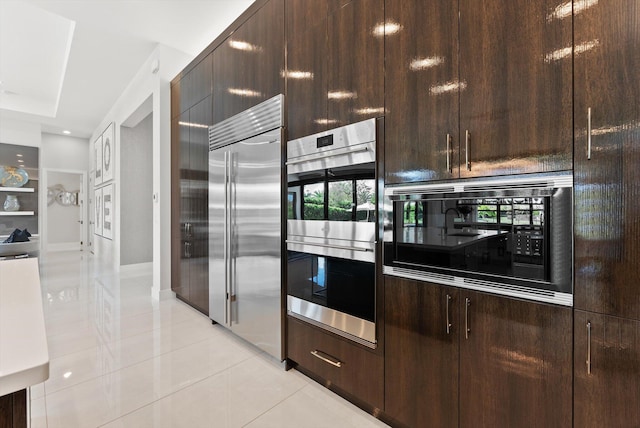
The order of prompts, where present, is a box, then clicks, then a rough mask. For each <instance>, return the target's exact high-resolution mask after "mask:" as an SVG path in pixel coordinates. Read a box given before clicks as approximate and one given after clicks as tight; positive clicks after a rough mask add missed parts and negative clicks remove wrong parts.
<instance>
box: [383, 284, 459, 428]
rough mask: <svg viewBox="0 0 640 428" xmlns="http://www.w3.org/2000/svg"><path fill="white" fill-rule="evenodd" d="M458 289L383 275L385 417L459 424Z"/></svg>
mask: <svg viewBox="0 0 640 428" xmlns="http://www.w3.org/2000/svg"><path fill="white" fill-rule="evenodd" d="M459 305H460V302H459V290H456V289H453V288H450V287H442V286H438V285H435V284H426V283H420V282H417V281H411V280H405V279H400V278H395V277H390V276H387V277H385V306H386V308H385V372H384V376H385V413H386V414H387V415H388V416H390V417H391V418H393V420H394V422H396V423H398V425H404V426H408V427H423V426H434V427H442V428H445V427H457V426H458V363H459V361H458V352H459V349H458V347H459V343H458V336H459V331H460V325H459V323H458V307H459Z"/></svg>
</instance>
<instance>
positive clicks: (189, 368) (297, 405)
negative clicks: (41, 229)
mask: <svg viewBox="0 0 640 428" xmlns="http://www.w3.org/2000/svg"><path fill="white" fill-rule="evenodd" d="M40 276H41V278H42V290H43V300H44V311H45V321H46V327H47V336H48V342H49V357H50V359H51V363H50V377H49V380H47V381H46V382H44V383H43V384H40V385H36V386H34V387H32V388H31V423H32V425H31V426H32V427H33V428H42V427H48V428H74V427H80V428H91V427H109V428H122V427H126V428H129V427H135V428H144V427H172V428H173V427H185V428H186V427H188V428H197V427H215V428H226V427H251V428H258V427H274V428H276V427H277V428H287V427H295V428H307V427H308V428H321V427H327V428H329V427H330V428H336V427H340V428H342V427H361V428H367V427H386V425H385V424H383V423H382V422H380V421H378V420H376V419H375V418H373V417H372V416H370V415H368V414H367V413H365V412H363V411H361V410H360V409H358V408H357V407H355V406H353V405H352V404H350V403H349V402H347V401H345V400H343V399H342V398H340V397H339V396H337V395H335V394H333V393H332V392H330V391H328V390H327V389H325V388H324V387H322V386H320V385H318V384H317V383H315V382H313V381H311V380H310V379H308V378H307V377H305V376H303V375H302V374H300V373H298V372H296V371H295V370H290V371H288V372H286V371H284V369H283V366H282V365H281V364H280V363H278V362H277V361H275V360H273V359H272V358H271V357H269V356H267V355H265V354H263V353H261V352H260V351H259V350H258V349H256V348H254V347H252V346H250V345H248V344H247V343H245V342H244V341H242V340H241V339H238V338H237V337H235V336H234V335H232V334H231V333H229V332H228V331H227V330H225V329H224V328H222V327H220V326H218V325H215V326H214V325H212V324H211V322H210V320H209V319H208V318H207V317H205V316H204V315H202V314H200V313H199V312H197V311H196V310H194V309H192V308H191V307H189V306H188V305H186V304H184V303H182V302H180V301H177V300H175V299H170V300H164V301H160V302H158V301H156V300H153V299H152V298H151V293H150V291H151V276H150V275H141V274H137V275H136V274H133V273H129V274H127V273H117V272H115V271H114V270H113V269H110V268H108V267H106V266H104V265H102V264H101V263H100V261H99V259H98V258H94V257H93V256H92V255H89V254H88V253H81V252H58V253H49V254H43V256H42V257H41V261H40Z"/></svg>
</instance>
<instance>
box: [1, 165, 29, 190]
mask: <svg viewBox="0 0 640 428" xmlns="http://www.w3.org/2000/svg"><path fill="white" fill-rule="evenodd" d="M27 181H29V174H27V171H25V170H24V169H22V168H19V167H15V166H1V165H0V186H2V187H22V186H24V185H25V184H27Z"/></svg>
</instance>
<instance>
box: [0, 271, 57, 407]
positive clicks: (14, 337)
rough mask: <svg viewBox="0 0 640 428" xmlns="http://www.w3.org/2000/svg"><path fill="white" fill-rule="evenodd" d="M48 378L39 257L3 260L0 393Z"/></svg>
mask: <svg viewBox="0 0 640 428" xmlns="http://www.w3.org/2000/svg"><path fill="white" fill-rule="evenodd" d="M48 378H49V348H48V346H47V335H46V332H45V325H44V311H43V307H42V294H41V290H40V275H39V272H38V259H36V258H28V259H17V260H3V261H0V396H2V395H7V394H10V393H12V392H15V391H20V390H22V389H25V388H28V387H30V386H32V385H35V384H38V383H41V382H44V381H45V380H47V379H48Z"/></svg>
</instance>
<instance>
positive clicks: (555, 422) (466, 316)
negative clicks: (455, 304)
mask: <svg viewBox="0 0 640 428" xmlns="http://www.w3.org/2000/svg"><path fill="white" fill-rule="evenodd" d="M460 304H461V307H460V325H461V332H460V427H462V428H470V427H473V428H478V427H487V428H489V427H491V428H494V427H529V428H533V427H539V428H552V427H558V428H566V427H570V426H571V422H572V400H571V398H572V370H573V369H572V367H573V365H572V310H571V308H568V307H562V306H554V305H547V304H540V303H533V302H526V301H521V300H515V299H510V298H502V297H497V296H493V295H487V294H482V293H475V292H470V291H467V290H461V292H460ZM576 426H579V427H582V426H583V425H579V424H578V425H576ZM601 426H615V425H610V424H605V425H601ZM623 426H624V425H623Z"/></svg>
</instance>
